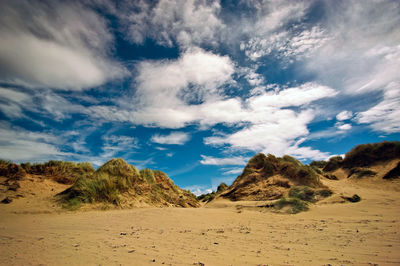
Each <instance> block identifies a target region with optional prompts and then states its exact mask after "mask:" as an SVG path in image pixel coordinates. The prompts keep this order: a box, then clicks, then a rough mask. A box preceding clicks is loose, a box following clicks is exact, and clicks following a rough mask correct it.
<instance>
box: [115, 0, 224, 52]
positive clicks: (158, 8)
mask: <svg viewBox="0 0 400 266" xmlns="http://www.w3.org/2000/svg"><path fill="white" fill-rule="evenodd" d="M125 9H127V10H128V11H127V12H124V13H125V14H122V15H121V14H120V15H119V17H120V19H121V21H122V24H124V26H125V28H126V29H127V32H128V36H129V38H130V40H131V41H133V42H135V43H138V44H142V43H143V42H144V41H145V39H146V38H152V39H154V40H156V41H157V43H158V44H160V45H164V46H172V45H173V44H174V43H177V44H179V45H180V47H181V48H183V49H186V48H188V47H191V46H197V45H200V44H204V43H206V44H211V45H213V44H214V45H216V43H217V37H218V32H219V31H220V30H221V29H223V28H224V25H223V23H222V21H221V20H220V19H219V17H218V14H219V12H220V9H221V6H220V4H219V2H218V1H211V2H209V1H195V0H160V1H158V2H157V3H156V4H155V5H153V6H151V5H149V4H148V3H147V2H145V1H139V2H133V3H130V4H129V5H127V6H126V7H125Z"/></svg>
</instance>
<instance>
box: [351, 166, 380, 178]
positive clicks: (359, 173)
mask: <svg viewBox="0 0 400 266" xmlns="http://www.w3.org/2000/svg"><path fill="white" fill-rule="evenodd" d="M353 175H355V176H356V177H357V178H362V177H365V176H374V175H376V173H375V172H374V171H372V170H369V169H365V168H360V167H354V168H351V169H350V173H349V175H348V178H349V177H351V176H353Z"/></svg>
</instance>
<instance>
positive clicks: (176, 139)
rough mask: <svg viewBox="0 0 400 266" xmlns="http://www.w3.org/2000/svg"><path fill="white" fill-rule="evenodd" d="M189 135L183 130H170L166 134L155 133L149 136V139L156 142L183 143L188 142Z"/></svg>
mask: <svg viewBox="0 0 400 266" xmlns="http://www.w3.org/2000/svg"><path fill="white" fill-rule="evenodd" d="M189 139H190V135H189V134H188V133H185V132H172V133H170V134H168V135H159V134H155V135H153V136H152V137H151V141H152V142H154V143H158V144H176V145H183V144H185V143H186V142H188V141H189Z"/></svg>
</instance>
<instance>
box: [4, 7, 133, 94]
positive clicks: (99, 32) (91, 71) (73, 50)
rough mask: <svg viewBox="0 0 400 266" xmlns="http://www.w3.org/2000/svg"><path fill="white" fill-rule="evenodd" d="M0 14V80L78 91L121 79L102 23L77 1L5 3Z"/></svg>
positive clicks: (103, 21)
mask: <svg viewBox="0 0 400 266" xmlns="http://www.w3.org/2000/svg"><path fill="white" fill-rule="evenodd" d="M1 10H2V11H0V35H1V36H2V41H1V43H0V62H1V63H0V69H1V71H0V81H1V82H4V83H9V84H18V85H23V86H26V87H47V88H55V89H63V90H80V89H83V88H90V87H95V86H98V85H101V84H103V83H105V82H106V81H108V80H112V79H115V78H121V77H122V76H124V75H126V74H127V72H126V70H125V69H124V68H123V67H122V66H121V65H120V64H119V63H118V62H116V61H114V60H112V59H111V58H110V56H109V53H108V51H109V50H110V48H111V45H112V43H113V37H112V35H111V33H109V31H108V29H107V25H106V22H105V20H104V19H102V18H101V17H100V16H99V15H98V14H97V13H96V12H94V11H92V10H91V9H89V8H88V7H86V6H84V5H82V4H79V3H78V2H67V3H64V2H50V1H47V2H40V3H35V4H34V5H32V4H30V3H29V2H21V1H18V2H13V1H7V2H6V3H3V4H2V9H1Z"/></svg>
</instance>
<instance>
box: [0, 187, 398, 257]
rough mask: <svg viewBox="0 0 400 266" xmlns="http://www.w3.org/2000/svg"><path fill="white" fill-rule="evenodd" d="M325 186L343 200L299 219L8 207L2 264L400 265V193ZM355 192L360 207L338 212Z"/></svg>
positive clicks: (250, 210)
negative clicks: (16, 208) (346, 196)
mask: <svg viewBox="0 0 400 266" xmlns="http://www.w3.org/2000/svg"><path fill="white" fill-rule="evenodd" d="M325 182H329V184H328V185H329V186H330V187H332V188H333V189H334V190H335V192H336V194H335V195H334V196H332V197H331V198H327V199H326V200H323V201H321V202H319V203H317V204H315V205H312V206H311V209H310V210H309V211H308V212H303V213H299V214H295V215H288V214H278V213H273V212H271V211H270V210H268V209H266V208H260V207H243V206H244V205H246V203H243V204H242V203H241V202H237V203H234V204H233V203H231V202H227V201H226V202H224V201H223V200H219V201H218V200H217V201H216V202H215V203H214V204H210V205H208V206H205V207H202V208H139V209H129V210H107V211H94V210H91V211H77V212H66V211H60V210H58V211H57V210H54V211H48V212H49V213H43V211H42V212H40V211H39V209H37V210H36V211H31V212H28V211H25V212H23V211H20V212H18V211H17V210H15V209H14V210H13V209H12V208H11V206H12V205H11V204H10V205H2V206H1V208H2V209H0V211H1V216H0V239H1V240H0V241H1V242H0V250H1V252H0V253H1V254H2V256H1V257H0V264H1V265H203V264H204V265H376V264H377V265H399V264H400V192H399V191H396V190H395V189H392V188H387V189H385V188H384V187H381V188H379V187H374V188H371V186H370V185H368V184H365V183H354V182H350V181H348V180H341V181H325ZM396 186H397V185H396ZM354 192H357V193H358V194H359V195H360V196H361V197H362V200H361V202H358V203H340V201H341V200H340V199H341V198H340V196H339V195H341V194H352V193H354ZM228 203H229V204H228ZM247 205H248V204H247ZM31 210H32V207H31Z"/></svg>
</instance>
